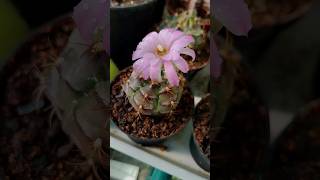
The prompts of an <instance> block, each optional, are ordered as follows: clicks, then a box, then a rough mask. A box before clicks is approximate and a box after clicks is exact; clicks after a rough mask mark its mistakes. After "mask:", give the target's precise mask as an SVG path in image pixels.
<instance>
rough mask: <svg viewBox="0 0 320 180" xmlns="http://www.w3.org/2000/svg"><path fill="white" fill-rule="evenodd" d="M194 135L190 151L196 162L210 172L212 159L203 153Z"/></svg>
mask: <svg viewBox="0 0 320 180" xmlns="http://www.w3.org/2000/svg"><path fill="white" fill-rule="evenodd" d="M196 142H197V140H196V139H195V137H194V135H193V136H192V137H191V138H190V152H191V155H192V158H193V159H194V160H195V161H196V163H197V164H198V165H199V166H200V167H201V168H202V169H204V170H206V171H207V172H210V159H209V158H208V157H207V156H206V155H205V154H204V153H203V151H202V149H201V147H200V146H199V144H198V143H196Z"/></svg>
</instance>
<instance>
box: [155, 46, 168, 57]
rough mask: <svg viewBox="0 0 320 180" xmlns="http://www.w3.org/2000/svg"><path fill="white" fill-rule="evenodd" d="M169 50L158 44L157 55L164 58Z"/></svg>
mask: <svg viewBox="0 0 320 180" xmlns="http://www.w3.org/2000/svg"><path fill="white" fill-rule="evenodd" d="M167 51H168V50H167V49H166V48H164V47H163V46H161V45H160V44H158V46H157V49H156V53H157V55H158V56H163V55H165V54H167Z"/></svg>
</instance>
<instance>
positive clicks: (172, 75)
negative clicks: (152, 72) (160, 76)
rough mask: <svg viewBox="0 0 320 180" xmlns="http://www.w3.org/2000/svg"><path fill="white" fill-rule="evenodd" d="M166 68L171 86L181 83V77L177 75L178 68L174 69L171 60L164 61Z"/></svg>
mask: <svg viewBox="0 0 320 180" xmlns="http://www.w3.org/2000/svg"><path fill="white" fill-rule="evenodd" d="M164 70H165V73H166V77H167V79H168V81H169V84H170V85H171V86H178V85H179V77H178V75H177V72H176V70H175V69H174V67H173V65H172V63H171V62H164Z"/></svg>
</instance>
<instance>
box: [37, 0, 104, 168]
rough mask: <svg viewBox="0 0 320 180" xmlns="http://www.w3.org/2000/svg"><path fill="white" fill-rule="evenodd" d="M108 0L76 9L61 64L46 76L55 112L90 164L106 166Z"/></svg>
mask: <svg viewBox="0 0 320 180" xmlns="http://www.w3.org/2000/svg"><path fill="white" fill-rule="evenodd" d="M106 1H107V0H94V1H92V0H89V1H88V0H83V1H81V2H80V3H79V4H78V5H77V6H76V7H75V9H74V10H75V11H74V15H73V18H74V20H75V22H76V25H77V28H76V29H74V30H73V32H72V34H71V36H70V37H69V41H68V43H67V45H66V47H65V48H64V49H63V51H62V53H61V54H60V57H59V58H58V60H57V63H55V64H54V65H52V66H50V67H49V68H48V69H47V70H46V71H45V73H44V74H43V78H42V85H43V86H44V94H45V95H46V97H47V98H48V99H49V100H50V102H51V104H52V114H53V115H56V116H57V117H58V119H59V120H60V122H61V126H62V129H63V130H64V132H65V133H66V134H67V135H68V136H69V137H70V139H71V142H72V143H73V144H75V145H76V146H77V147H78V148H79V150H80V151H81V153H82V155H84V156H85V157H86V158H87V160H88V163H89V164H90V165H92V166H93V167H95V164H96V163H99V165H100V167H105V168H106V167H108V162H109V161H108V159H107V153H106V150H107V148H108V146H109V145H107V144H108V131H107V127H109V125H108V123H109V121H108V120H107V105H108V104H109V101H108V98H107V96H108V94H109V93H108V92H109V89H108V83H107V80H108V79H109V77H108V74H107V62H108V61H107V58H108V57H107V54H106V50H107V47H106V35H105V33H104V32H105V29H104V28H105V25H106V14H107V12H106ZM93 169H94V172H96V168H93ZM95 174H97V173H95Z"/></svg>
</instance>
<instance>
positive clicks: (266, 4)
mask: <svg viewBox="0 0 320 180" xmlns="http://www.w3.org/2000/svg"><path fill="white" fill-rule="evenodd" d="M312 1H313V0H246V2H247V3H248V6H249V9H250V11H251V13H252V22H253V25H254V27H256V28H259V27H266V26H272V25H275V24H282V23H287V22H290V21H292V20H294V19H296V18H298V17H300V16H302V15H303V14H304V13H305V12H306V11H307V10H308V9H309V7H310V5H311V3H312Z"/></svg>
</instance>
